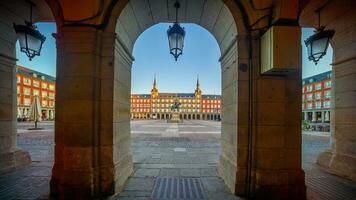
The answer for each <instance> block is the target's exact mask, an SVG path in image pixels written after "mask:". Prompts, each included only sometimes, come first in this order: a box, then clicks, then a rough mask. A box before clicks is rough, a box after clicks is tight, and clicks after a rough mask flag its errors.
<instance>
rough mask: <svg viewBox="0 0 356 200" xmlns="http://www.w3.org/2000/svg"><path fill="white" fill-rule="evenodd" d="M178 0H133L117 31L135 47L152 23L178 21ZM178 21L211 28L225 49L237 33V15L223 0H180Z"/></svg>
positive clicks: (118, 24) (118, 22)
mask: <svg viewBox="0 0 356 200" xmlns="http://www.w3.org/2000/svg"><path fill="white" fill-rule="evenodd" d="M174 3H175V0H130V1H129V2H128V4H127V5H126V6H125V8H124V9H123V11H122V13H121V15H120V17H119V19H118V20H117V26H116V32H117V33H118V35H119V37H120V39H121V40H122V42H123V43H125V45H126V47H127V48H128V49H130V50H132V48H133V45H134V43H135V41H136V39H137V38H138V36H139V35H140V34H141V33H142V32H144V31H145V30H146V29H147V28H149V27H150V26H152V25H154V24H157V23H160V22H174V21H175V8H174ZM180 4H181V8H180V9H179V12H178V18H179V22H181V23H183V22H184V23H196V24H199V25H201V26H202V27H204V28H205V29H207V30H208V31H210V32H211V33H212V34H213V35H214V37H215V38H216V40H217V42H218V44H219V46H220V48H221V50H222V52H223V51H224V49H226V48H227V47H228V46H229V45H230V43H231V42H232V41H234V40H235V38H236V35H237V28H236V24H235V22H234V18H233V16H232V14H231V12H230V11H229V9H228V8H227V6H226V5H225V4H224V3H223V2H222V1H221V0H194V1H192V0H181V1H180Z"/></svg>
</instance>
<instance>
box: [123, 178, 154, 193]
mask: <svg viewBox="0 0 356 200" xmlns="http://www.w3.org/2000/svg"><path fill="white" fill-rule="evenodd" d="M153 184H154V178H135V177H133V178H130V179H129V182H128V183H127V186H126V188H125V190H135V191H152V189H153Z"/></svg>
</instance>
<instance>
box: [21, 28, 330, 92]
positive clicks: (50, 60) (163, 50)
mask: <svg viewBox="0 0 356 200" xmlns="http://www.w3.org/2000/svg"><path fill="white" fill-rule="evenodd" d="M36 25H37V26H38V29H39V30H40V32H41V33H43V34H44V35H45V36H46V38H47V39H46V41H45V43H44V46H43V49H42V52H41V56H40V57H35V58H34V59H33V60H32V61H29V60H28V58H27V57H26V55H25V54H24V53H21V52H19V47H18V44H17V49H16V53H17V58H18V59H19V61H18V64H19V65H22V66H25V67H28V68H31V69H34V70H37V71H40V72H43V73H46V74H49V75H52V76H55V74H56V69H55V66H56V47H55V39H54V38H53V37H52V35H51V34H52V33H54V32H56V27H55V24H54V23H38V24H36ZM169 25H170V24H166V23H161V24H157V25H155V26H152V27H151V28H149V29H147V30H146V31H145V32H143V33H142V34H141V35H140V37H139V38H138V39H137V41H136V43H135V46H134V51H133V56H134V57H135V62H134V63H133V66H132V93H149V92H150V90H151V88H152V82H153V76H154V74H156V77H157V85H158V90H159V91H161V92H194V90H195V84H196V77H197V74H199V77H200V83H201V89H202V91H203V93H205V94H220V93H221V70H220V63H219V62H218V60H219V57H220V49H219V47H218V44H217V42H216V40H215V38H214V37H213V36H212V35H211V34H210V33H209V32H208V31H207V30H205V29H204V28H202V27H200V26H198V25H195V24H182V26H184V27H185V29H186V32H187V34H186V39H185V46H184V51H183V55H182V56H180V57H179V58H178V61H177V62H175V61H174V58H173V57H172V55H170V54H169V48H168V40H167V35H166V31H167V29H168V26H169ZM311 34H313V29H306V28H305V29H303V31H302V38H301V45H302V47H303V78H304V77H309V76H312V75H315V74H318V73H322V72H325V71H329V70H331V66H330V63H331V61H332V50H331V49H330V48H329V50H328V53H327V55H326V56H325V57H324V58H323V59H322V60H321V61H320V62H319V64H318V65H316V66H315V65H314V63H313V62H310V61H308V60H307V56H306V47H305V45H304V42H303V41H304V40H305V39H306V38H307V37H309V36H310V35H311Z"/></svg>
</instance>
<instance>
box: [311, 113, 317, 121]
mask: <svg viewBox="0 0 356 200" xmlns="http://www.w3.org/2000/svg"><path fill="white" fill-rule="evenodd" d="M312 122H316V112H315V111H313V112H312Z"/></svg>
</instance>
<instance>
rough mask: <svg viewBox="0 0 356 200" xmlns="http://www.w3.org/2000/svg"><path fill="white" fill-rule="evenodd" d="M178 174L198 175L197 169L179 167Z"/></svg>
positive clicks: (186, 175) (185, 175) (183, 175)
mask: <svg viewBox="0 0 356 200" xmlns="http://www.w3.org/2000/svg"><path fill="white" fill-rule="evenodd" d="M180 175H181V176H182V177H200V172H199V169H181V170H180Z"/></svg>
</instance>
